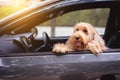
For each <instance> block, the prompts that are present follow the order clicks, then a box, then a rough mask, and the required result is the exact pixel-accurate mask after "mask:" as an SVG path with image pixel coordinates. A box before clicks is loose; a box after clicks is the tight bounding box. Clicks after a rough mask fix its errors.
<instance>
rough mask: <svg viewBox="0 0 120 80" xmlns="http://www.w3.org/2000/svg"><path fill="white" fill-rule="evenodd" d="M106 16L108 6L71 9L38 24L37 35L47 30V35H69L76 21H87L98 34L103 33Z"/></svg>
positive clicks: (107, 14)
mask: <svg viewBox="0 0 120 80" xmlns="http://www.w3.org/2000/svg"><path fill="white" fill-rule="evenodd" d="M108 16H109V9H108V8H101V9H99V8H97V9H87V10H78V11H72V12H69V13H67V14H64V15H62V16H59V17H57V18H54V19H52V20H49V21H47V22H44V23H43V24H40V25H38V26H37V28H38V30H39V36H40V35H41V33H42V32H47V33H48V34H49V36H70V35H71V34H72V32H73V27H74V25H75V24H76V23H79V22H88V23H90V24H92V25H93V26H94V27H95V28H96V30H97V31H98V33H99V34H100V35H103V34H104V30H105V26H106V23H107V20H108Z"/></svg>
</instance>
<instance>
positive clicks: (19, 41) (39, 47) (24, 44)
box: [0, 9, 120, 54]
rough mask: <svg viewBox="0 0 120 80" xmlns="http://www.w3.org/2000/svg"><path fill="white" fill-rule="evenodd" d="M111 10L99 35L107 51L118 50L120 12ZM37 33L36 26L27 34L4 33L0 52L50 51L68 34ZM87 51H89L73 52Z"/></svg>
mask: <svg viewBox="0 0 120 80" xmlns="http://www.w3.org/2000/svg"><path fill="white" fill-rule="evenodd" d="M113 10H114V9H110V13H109V16H111V17H109V18H108V19H107V21H106V24H107V25H105V26H106V29H105V32H104V34H102V35H101V37H103V39H104V40H105V42H106V45H107V47H109V49H108V51H107V52H111V51H120V49H119V48H120V31H119V30H120V28H119V26H120V15H119V14H120V12H118V11H117V10H114V11H113ZM58 14H59V13H58ZM38 34H39V33H38V30H37V28H33V29H32V32H31V33H27V34H24V33H23V34H18V35H14V36H12V37H11V36H9V35H8V36H7V35H4V36H3V37H2V38H3V39H0V44H1V45H6V47H2V46H1V50H0V54H4V53H6V54H7V53H12V54H13V53H22V52H45V51H52V47H53V45H54V44H55V43H58V42H59V43H65V42H66V41H67V39H68V38H69V36H62V37H60V36H59V37H58V36H57V37H56V36H55V37H50V36H48V33H47V32H46V31H44V32H42V36H41V38H35V36H37V35H38ZM6 36H7V37H8V38H7V39H6V38H5V37H6ZM4 41H7V42H4ZM9 46H12V48H9ZM6 49H7V50H6ZM87 52H89V51H85V52H75V53H87ZM73 53H74V52H73Z"/></svg>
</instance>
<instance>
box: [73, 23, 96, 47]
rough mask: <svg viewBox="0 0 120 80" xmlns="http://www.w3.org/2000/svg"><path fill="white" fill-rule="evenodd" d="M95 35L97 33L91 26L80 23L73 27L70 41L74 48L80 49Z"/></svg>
mask: <svg viewBox="0 0 120 80" xmlns="http://www.w3.org/2000/svg"><path fill="white" fill-rule="evenodd" d="M95 34H97V32H96V30H95V29H94V27H93V26H92V25H91V24H89V23H84V22H80V23H78V24H76V25H75V27H74V31H73V34H72V36H71V40H72V42H74V46H75V47H78V48H82V47H85V45H87V44H88V42H90V41H92V40H93V39H94V35H95Z"/></svg>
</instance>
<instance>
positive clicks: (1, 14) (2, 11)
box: [0, 6, 25, 19]
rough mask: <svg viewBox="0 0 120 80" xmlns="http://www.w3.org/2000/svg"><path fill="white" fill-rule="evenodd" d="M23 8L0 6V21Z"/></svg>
mask: <svg viewBox="0 0 120 80" xmlns="http://www.w3.org/2000/svg"><path fill="white" fill-rule="evenodd" d="M23 8H25V6H19V7H17V6H0V19H3V18H5V17H6V16H9V15H10V14H13V13H15V12H17V11H19V10H21V9H23Z"/></svg>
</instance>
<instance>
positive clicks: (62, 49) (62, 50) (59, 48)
mask: <svg viewBox="0 0 120 80" xmlns="http://www.w3.org/2000/svg"><path fill="white" fill-rule="evenodd" d="M52 51H53V52H55V53H66V52H67V51H68V49H67V47H66V46H65V45H64V44H63V43H58V44H55V45H54V47H53V50H52Z"/></svg>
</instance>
